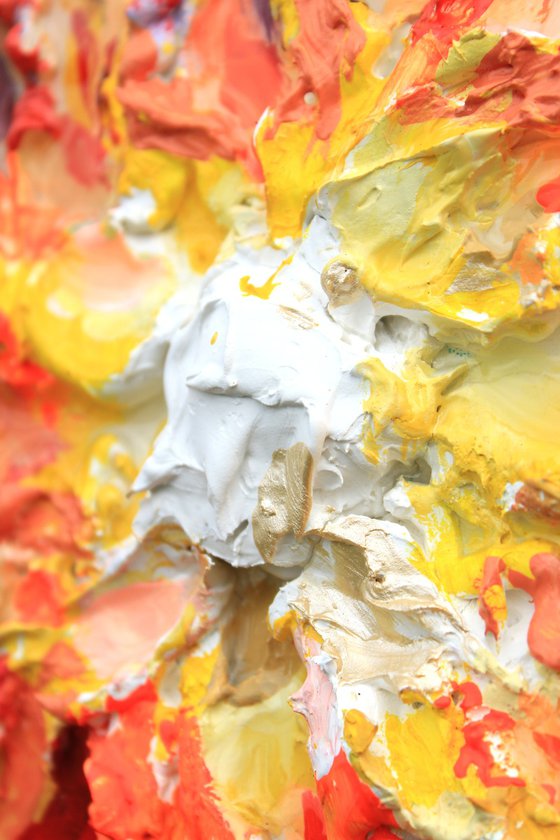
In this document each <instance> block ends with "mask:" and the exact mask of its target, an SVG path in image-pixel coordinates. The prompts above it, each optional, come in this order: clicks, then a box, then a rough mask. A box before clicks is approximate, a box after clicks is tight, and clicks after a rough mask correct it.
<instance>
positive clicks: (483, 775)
mask: <svg viewBox="0 0 560 840" xmlns="http://www.w3.org/2000/svg"><path fill="white" fill-rule="evenodd" d="M514 727H515V720H514V719H513V718H512V717H511V716H510V715H508V714H506V713H505V712H498V711H496V710H495V709H489V710H488V711H487V712H485V713H484V717H483V718H482V720H476V721H472V722H470V723H467V724H465V726H464V727H463V735H464V737H465V744H464V745H463V746H462V747H461V752H460V753H459V758H458V759H457V761H456V762H455V768H454V769H455V773H456V775H457V776H458V778H460V779H463V778H464V777H465V776H466V775H467V770H468V768H469V766H470V765H471V764H474V765H475V767H476V772H477V775H478V777H479V779H480V780H481V782H482V783H483V784H484V785H486V787H508V786H510V785H515V786H517V787H523V786H524V785H525V781H524V780H523V779H520V778H519V777H518V776H507V775H493V773H492V771H493V769H494V766H495V762H494V758H493V757H492V752H491V749H490V743H489V741H488V740H487V739H488V736H490V735H491V734H493V733H502V732H509V731H511V730H512V729H513V728H514Z"/></svg>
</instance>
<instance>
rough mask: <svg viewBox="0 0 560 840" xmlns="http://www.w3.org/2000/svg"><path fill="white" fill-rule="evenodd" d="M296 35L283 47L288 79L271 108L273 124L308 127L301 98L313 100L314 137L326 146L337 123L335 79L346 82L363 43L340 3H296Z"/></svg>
mask: <svg viewBox="0 0 560 840" xmlns="http://www.w3.org/2000/svg"><path fill="white" fill-rule="evenodd" d="M296 7H297V10H298V14H299V23H300V30H299V33H298V34H297V35H296V37H295V38H294V39H293V41H292V42H291V43H290V44H289V47H288V55H289V58H290V60H291V61H292V62H293V65H294V69H295V79H294V78H290V75H291V76H292V77H293V75H294V74H293V73H292V74H290V75H289V76H288V79H289V81H287V84H286V85H285V90H284V92H283V95H282V98H281V100H280V101H279V102H278V104H277V106H276V108H275V124H274V128H273V130H272V132H271V133H272V134H274V130H275V129H276V128H278V126H279V124H280V123H282V122H294V121H297V120H302V121H303V122H309V121H310V119H309V118H310V107H309V105H307V104H306V102H305V100H304V95H305V94H306V93H309V92H312V93H314V94H315V95H316V97H317V104H316V123H315V131H316V134H317V137H318V138H319V139H321V140H328V138H329V137H330V135H331V134H332V132H333V131H334V129H335V128H336V126H337V125H338V121H339V119H340V114H341V110H340V108H341V104H340V75H341V73H343V74H344V75H345V77H346V78H347V79H350V78H351V76H352V68H353V65H354V61H355V59H356V56H357V55H358V54H359V53H360V51H361V50H362V49H363V47H364V46H365V43H366V36H365V33H364V31H363V30H362V28H361V27H360V26H359V25H358V23H357V22H356V20H355V19H354V16H353V15H352V12H351V10H350V5H349V4H348V3H347V2H346V0H330V2H329V3H324V2H321V0H319V2H317V0H296Z"/></svg>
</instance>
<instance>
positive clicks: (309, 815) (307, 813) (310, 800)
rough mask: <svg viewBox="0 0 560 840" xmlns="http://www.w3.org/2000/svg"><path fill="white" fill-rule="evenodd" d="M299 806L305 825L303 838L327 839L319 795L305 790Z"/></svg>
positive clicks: (308, 839)
mask: <svg viewBox="0 0 560 840" xmlns="http://www.w3.org/2000/svg"><path fill="white" fill-rule="evenodd" d="M301 806H302V809H303V823H304V827H305V833H304V840H328V838H327V833H326V829H325V820H324V819H323V809H322V808H321V800H320V799H319V797H318V796H315V794H314V793H313V791H311V790H306V791H305V792H304V793H303V794H302V797H301Z"/></svg>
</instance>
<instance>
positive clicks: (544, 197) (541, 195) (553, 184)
mask: <svg viewBox="0 0 560 840" xmlns="http://www.w3.org/2000/svg"><path fill="white" fill-rule="evenodd" d="M537 201H538V202H539V204H540V205H541V207H542V208H543V210H545V212H547V213H559V212H560V175H559V176H558V178H554V180H553V181H549V182H548V184H544V186H542V187H541V188H540V189H539V190H538V191H537Z"/></svg>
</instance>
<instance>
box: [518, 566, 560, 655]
mask: <svg viewBox="0 0 560 840" xmlns="http://www.w3.org/2000/svg"><path fill="white" fill-rule="evenodd" d="M530 569H531V572H532V574H533V575H534V576H535V579H534V580H531V578H529V577H526V575H523V574H521V573H520V572H516V571H514V570H512V569H510V570H509V571H508V578H509V580H510V582H511V584H512V585H513V586H515V587H517V588H518V589H523V590H524V591H525V592H528V593H529V594H530V595H531V596H532V598H533V601H534V603H535V611H534V614H533V618H532V619H531V623H530V625H529V632H528V634H527V644H528V645H529V650H530V651H531V653H532V654H533V656H534V657H535V659H538V660H539V662H542V663H543V664H544V665H547V666H548V667H549V668H553V669H554V670H556V671H560V611H559V609H558V604H560V558H559V557H556V556H555V555H554V554H545V553H543V554H535V555H534V556H533V557H532V558H531V561H530Z"/></svg>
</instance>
